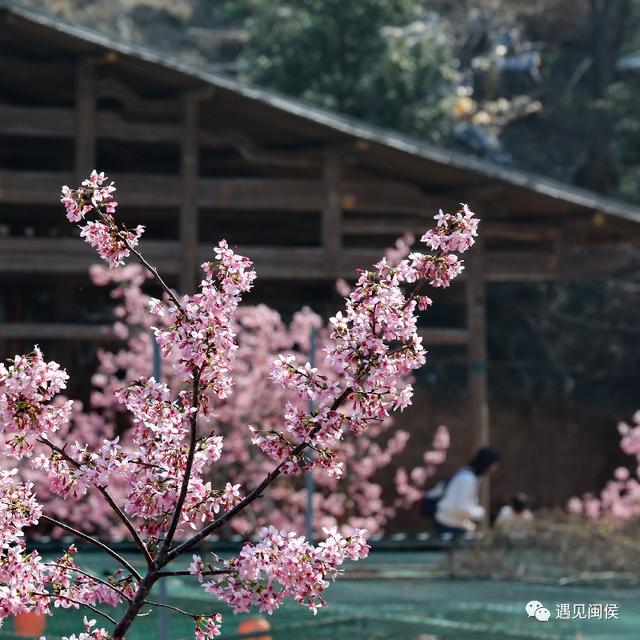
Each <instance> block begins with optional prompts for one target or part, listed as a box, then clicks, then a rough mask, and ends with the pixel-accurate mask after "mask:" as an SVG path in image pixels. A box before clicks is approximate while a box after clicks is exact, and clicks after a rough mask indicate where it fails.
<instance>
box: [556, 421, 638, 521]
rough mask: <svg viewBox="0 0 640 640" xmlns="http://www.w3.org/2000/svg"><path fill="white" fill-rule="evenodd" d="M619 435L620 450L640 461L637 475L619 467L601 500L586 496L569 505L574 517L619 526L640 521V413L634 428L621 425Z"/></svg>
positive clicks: (573, 499) (624, 423)
mask: <svg viewBox="0 0 640 640" xmlns="http://www.w3.org/2000/svg"><path fill="white" fill-rule="evenodd" d="M618 432H619V433H620V436H621V439H620V448H621V449H622V450H623V451H624V452H625V453H626V454H627V455H630V456H635V458H636V462H637V466H636V469H635V474H632V473H631V472H630V471H629V469H627V468H626V467H618V468H617V469H616V470H615V472H614V477H613V478H612V479H611V480H609V481H608V482H607V484H606V485H605V487H604V489H602V491H601V493H600V495H599V496H594V495H592V494H585V495H584V496H583V497H582V498H578V497H574V498H571V500H570V501H569V504H568V505H567V508H568V510H569V512H570V513H573V514H576V515H581V516H584V517H586V518H587V519H588V520H590V521H591V522H595V523H600V522H607V523H611V524H613V525H615V526H621V525H624V524H625V523H627V522H629V521H630V520H632V519H634V518H638V517H640V411H636V412H635V414H634V415H633V424H632V425H630V424H628V423H626V422H621V423H620V424H619V425H618Z"/></svg>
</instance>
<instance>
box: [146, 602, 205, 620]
mask: <svg viewBox="0 0 640 640" xmlns="http://www.w3.org/2000/svg"><path fill="white" fill-rule="evenodd" d="M144 604H150V605H151V606H152V607H162V608H164V609H171V611H177V612H178V613H181V614H182V615H184V616H188V617H189V618H197V617H198V616H200V615H202V614H199V613H189V612H188V611H185V610H184V609H180V608H179V607H174V606H173V605H172V604H166V603H164V602H156V601H155V600H145V601H144Z"/></svg>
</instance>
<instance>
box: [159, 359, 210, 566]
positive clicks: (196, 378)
mask: <svg viewBox="0 0 640 640" xmlns="http://www.w3.org/2000/svg"><path fill="white" fill-rule="evenodd" d="M199 404H200V369H197V370H196V371H194V372H193V389H192V393H191V406H192V407H193V409H195V411H193V412H192V413H191V415H190V416H189V431H190V433H189V453H188V454H187V462H186V466H185V470H184V475H183V476H182V486H181V487H180V495H179V496H178V501H177V502H176V508H175V510H174V512H173V517H172V519H171V524H170V525H169V529H168V530H167V535H166V537H165V539H164V543H163V545H162V549H161V550H160V553H159V554H158V557H159V558H160V559H162V558H164V556H165V555H166V553H167V551H168V550H169V548H170V547H171V541H172V540H173V536H174V535H175V533H176V529H177V528H178V523H179V522H180V516H181V515H182V507H183V506H184V501H185V500H186V498H187V491H188V489H189V480H191V469H192V468H193V459H194V457H195V454H196V446H197V435H198V434H197V431H198V406H199Z"/></svg>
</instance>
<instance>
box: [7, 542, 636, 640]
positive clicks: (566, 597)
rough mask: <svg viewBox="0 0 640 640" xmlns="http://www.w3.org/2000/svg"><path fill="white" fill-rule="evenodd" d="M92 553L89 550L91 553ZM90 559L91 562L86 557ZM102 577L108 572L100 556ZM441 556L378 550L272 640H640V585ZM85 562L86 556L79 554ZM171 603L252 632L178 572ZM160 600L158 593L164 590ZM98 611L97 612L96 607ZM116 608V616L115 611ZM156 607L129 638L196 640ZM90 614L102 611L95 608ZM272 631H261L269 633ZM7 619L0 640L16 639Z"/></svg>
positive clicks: (57, 625)
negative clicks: (541, 576) (543, 580)
mask: <svg viewBox="0 0 640 640" xmlns="http://www.w3.org/2000/svg"><path fill="white" fill-rule="evenodd" d="M83 555H85V557H86V556H87V555H88V554H83ZM87 560H89V558H87ZM87 560H85V564H86V565H89V564H91V565H92V570H94V571H95V572H96V575H100V571H101V570H105V569H107V566H106V564H105V565H101V564H98V560H97V558H96V559H95V561H94V558H93V556H92V557H91V559H90V560H91V562H88V561H87ZM439 560H441V556H440V554H436V553H419V552H406V553H388V552H387V553H383V552H379V553H375V554H372V556H371V557H370V558H369V559H367V560H366V561H364V562H360V563H357V565H353V566H352V567H349V568H348V569H347V571H346V574H345V575H344V576H342V577H341V578H340V579H339V580H338V581H337V582H336V583H335V584H334V585H332V586H331V587H330V589H329V590H328V593H327V600H328V602H329V605H328V606H327V607H326V609H323V610H320V611H319V612H318V614H317V615H316V616H313V615H312V614H311V613H310V612H309V611H308V610H306V609H303V608H301V607H297V606H294V605H292V604H287V605H286V606H284V607H282V608H281V609H280V610H279V611H277V612H276V613H274V615H273V616H270V617H268V619H269V622H270V623H271V628H272V629H271V631H270V632H269V635H270V637H271V639H272V640H297V639H302V640H315V639H318V640H320V639H323V640H324V639H326V640H352V639H353V640H356V639H358V640H368V639H374V638H381V639H382V638H386V639H398V640H405V639H406V640H440V639H442V640H445V639H455V640H460V639H466V638H469V639H470V640H474V639H476V638H477V639H480V638H483V639H487V640H502V639H505V640H506V639H512V638H514V639H531V640H565V639H566V640H569V639H571V640H585V639H594V640H596V639H597V640H614V639H616V640H618V639H620V640H622V639H625V640H636V639H639V638H640V588H637V587H633V588H631V587H625V588H620V587H619V588H606V587H593V586H589V587H586V586H556V585H552V584H539V583H538V584H536V583H528V582H526V581H518V582H505V581H491V580H452V579H448V578H445V577H442V575H441V574H440V573H439V572H438V571H436V570H435V567H436V563H437V562H438V561H439ZM79 561H80V563H82V558H79ZM167 592H168V602H170V603H171V604H174V605H176V606H178V607H181V608H184V609H187V610H189V611H193V612H199V613H205V612H206V613H210V612H214V611H216V610H219V611H221V612H222V613H223V634H222V636H221V637H222V638H226V639H229V640H230V639H231V638H250V637H252V636H247V635H245V636H241V635H239V634H238V623H239V622H240V621H241V620H243V619H244V618H247V617H257V616H258V614H257V613H253V614H251V615H246V614H245V615H240V616H234V615H233V614H231V613H230V612H229V611H228V610H225V608H224V607H221V606H219V605H216V603H214V602H212V600H211V598H210V597H209V596H207V594H206V593H204V592H203V591H202V590H201V588H200V587H199V586H198V585H197V583H196V582H195V581H192V580H191V579H189V578H187V579H184V578H170V579H168V581H167ZM154 597H155V598H156V599H158V597H159V594H158V593H155V594H154ZM530 600H538V601H540V602H541V603H542V604H543V605H544V606H545V607H547V608H548V609H549V611H550V612H551V619H550V620H549V621H548V622H541V621H538V620H536V619H535V618H529V617H528V616H527V614H526V612H525V609H524V607H525V604H526V603H527V602H529V601H530ZM593 603H597V604H615V605H617V606H618V608H619V618H618V619H610V620H604V619H591V620H588V619H575V620H558V619H556V613H557V605H560V604H566V605H569V607H570V609H571V610H573V605H576V604H578V605H580V604H584V605H585V607H586V608H588V605H589V604H593ZM89 613H91V612H89ZM111 613H113V612H111ZM165 614H166V615H165V616H164V618H162V619H160V620H159V619H158V614H157V610H154V611H152V612H151V613H150V614H149V615H148V616H146V617H143V618H140V619H139V620H138V621H137V623H136V625H135V626H134V628H133V629H132V630H131V632H130V633H129V634H128V635H127V640H150V639H155V638H158V635H159V633H158V629H159V625H160V624H162V625H164V626H165V627H166V628H167V629H168V634H167V636H166V637H168V638H169V639H170V640H183V639H184V640H187V639H189V640H190V639H191V638H193V626H192V623H191V621H190V620H189V619H187V618H185V617H183V616H180V615H179V614H176V613H173V612H171V611H166V612H165ZM83 615H84V614H83V613H81V612H78V611H76V610H64V611H61V612H57V613H56V614H55V615H54V616H53V617H52V618H50V619H49V620H48V626H47V631H46V633H47V638H49V639H50V640H54V639H56V638H60V637H62V636H63V635H69V634H71V633H74V632H75V633H78V632H79V631H81V630H82V616H83ZM89 617H96V616H95V615H94V614H92V615H90V616H89ZM264 634H265V632H261V633H260V634H259V635H258V636H254V637H260V638H262V637H264ZM15 637H16V636H15V635H13V625H12V622H11V621H8V622H7V623H6V625H5V627H4V628H3V629H2V630H0V638H2V639H5V638H15Z"/></svg>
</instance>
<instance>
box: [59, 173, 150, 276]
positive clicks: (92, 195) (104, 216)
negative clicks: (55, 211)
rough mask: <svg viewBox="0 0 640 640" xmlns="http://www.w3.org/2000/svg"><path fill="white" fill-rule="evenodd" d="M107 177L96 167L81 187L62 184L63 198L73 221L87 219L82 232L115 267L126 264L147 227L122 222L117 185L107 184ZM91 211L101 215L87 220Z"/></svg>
mask: <svg viewBox="0 0 640 640" xmlns="http://www.w3.org/2000/svg"><path fill="white" fill-rule="evenodd" d="M107 180H108V178H107V177H106V176H105V175H104V173H98V172H97V171H95V170H94V171H92V172H91V175H90V176H89V177H88V178H87V179H86V180H83V182H82V185H81V186H80V187H79V188H78V189H71V188H69V187H68V186H66V185H65V186H64V187H62V197H61V198H60V201H61V202H62V204H63V205H64V207H65V209H66V211H67V219H68V220H69V222H80V221H84V222H85V224H82V225H80V236H81V237H82V238H84V239H85V240H86V241H87V243H88V244H90V245H91V246H92V247H94V248H95V249H96V251H97V252H98V254H99V255H100V257H101V258H102V259H103V260H105V261H106V262H107V264H108V265H109V266H110V267H112V268H113V267H116V266H118V265H121V264H124V259H125V258H126V257H128V256H129V255H130V251H131V249H133V248H134V247H136V246H137V245H138V242H139V241H140V237H141V236H142V234H143V233H144V227H143V226H142V225H138V226H137V227H135V228H134V229H127V228H126V227H124V226H123V225H118V223H117V222H116V219H115V217H114V214H115V212H116V207H117V205H118V203H117V202H116V201H115V200H114V199H113V193H114V191H115V190H116V188H115V187H114V186H113V182H111V183H109V184H105V183H106V182H107ZM90 213H93V214H94V215H95V216H96V217H97V219H96V220H86V217H87V215H88V214H90Z"/></svg>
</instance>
